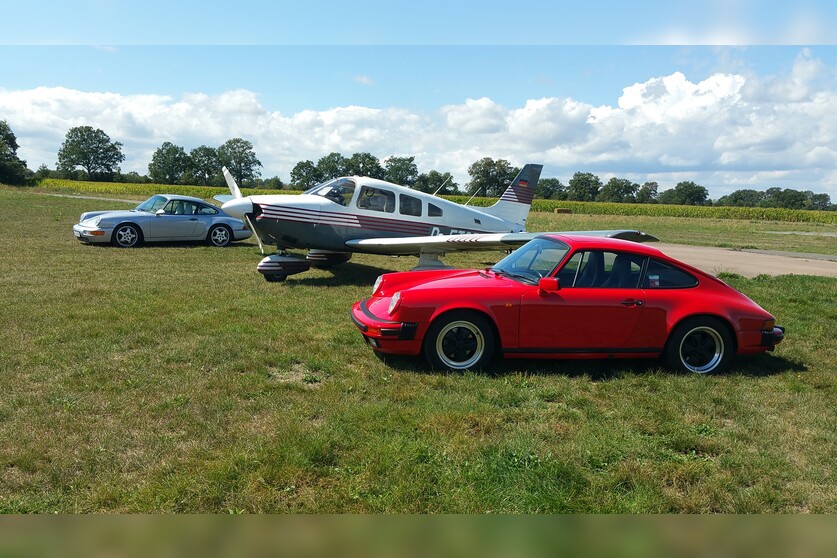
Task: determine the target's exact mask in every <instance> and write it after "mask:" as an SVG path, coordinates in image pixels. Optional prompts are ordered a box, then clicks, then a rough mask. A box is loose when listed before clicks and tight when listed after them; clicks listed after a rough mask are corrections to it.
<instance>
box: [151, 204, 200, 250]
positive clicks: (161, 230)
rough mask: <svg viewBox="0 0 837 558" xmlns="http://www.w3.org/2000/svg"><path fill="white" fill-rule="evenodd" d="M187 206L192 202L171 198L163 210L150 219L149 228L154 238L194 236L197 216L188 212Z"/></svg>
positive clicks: (181, 238) (186, 237)
mask: <svg viewBox="0 0 837 558" xmlns="http://www.w3.org/2000/svg"><path fill="white" fill-rule="evenodd" d="M188 206H192V207H194V204H193V203H190V202H185V201H182V200H171V201H169V203H167V204H166V206H165V207H164V208H163V210H164V212H163V213H161V214H157V215H155V216H154V217H153V218H152V219H150V225H149V229H150V231H151V237H152V238H153V239H154V240H187V239H191V238H194V231H195V225H197V217H196V216H195V215H194V214H188V213H187V210H188V209H189V207H188Z"/></svg>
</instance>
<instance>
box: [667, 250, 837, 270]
mask: <svg viewBox="0 0 837 558" xmlns="http://www.w3.org/2000/svg"><path fill="white" fill-rule="evenodd" d="M652 246H655V247H657V248H659V249H660V250H662V251H663V253H665V254H668V255H669V256H671V257H673V258H677V259H678V260H681V261H684V262H686V263H687V264H690V265H693V266H695V267H696V268H698V269H702V270H703V271H707V272H709V273H712V274H713V275H717V274H718V273H721V272H724V271H726V272H730V273H737V274H739V275H743V276H744V277H755V276H756V275H760V274H762V273H764V274H767V275H786V274H790V273H794V274H797V275H821V276H823V277H837V261H833V260H831V259H821V258H823V256H819V255H817V254H811V255H809V256H806V255H805V254H796V253H794V254H793V255H790V253H789V254H787V255H779V254H777V253H776V252H769V253H768V252H765V251H758V250H730V249H727V248H708V247H705V246H687V245H685V244H666V243H662V242H661V243H654V244H652Z"/></svg>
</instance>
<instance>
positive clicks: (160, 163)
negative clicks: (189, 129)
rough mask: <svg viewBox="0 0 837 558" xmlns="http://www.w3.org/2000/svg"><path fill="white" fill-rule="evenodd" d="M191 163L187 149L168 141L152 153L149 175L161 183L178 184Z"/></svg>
mask: <svg viewBox="0 0 837 558" xmlns="http://www.w3.org/2000/svg"><path fill="white" fill-rule="evenodd" d="M191 164H192V160H191V159H190V158H189V156H188V155H187V154H186V150H185V149H183V148H182V147H180V146H179V145H174V144H173V143H171V142H169V141H166V142H163V145H161V146H160V147H158V148H157V150H156V151H155V152H154V155H152V157H151V163H149V164H148V175H149V176H150V177H151V179H152V180H153V181H154V182H157V183H160V184H178V183H180V180H181V178H183V175H184V174H185V173H186V171H187V170H188V169H189V167H190V166H191Z"/></svg>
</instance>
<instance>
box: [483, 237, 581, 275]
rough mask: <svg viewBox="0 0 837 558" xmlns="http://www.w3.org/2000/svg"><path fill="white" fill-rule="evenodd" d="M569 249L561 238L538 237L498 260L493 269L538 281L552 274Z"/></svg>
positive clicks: (496, 271)
mask: <svg viewBox="0 0 837 558" xmlns="http://www.w3.org/2000/svg"><path fill="white" fill-rule="evenodd" d="M569 250H570V247H569V246H567V245H566V244H564V243H563V242H561V241H560V240H552V239H549V238H536V239H534V240H530V241H529V242H527V243H526V244H524V245H523V246H521V247H520V248H518V249H517V250H515V251H514V252H512V253H511V254H509V255H508V256H506V257H505V258H503V259H502V260H500V261H499V262H497V264H496V265H495V266H494V267H492V268H491V271H493V272H495V273H500V274H503V275H507V276H508V277H511V278H512V279H517V280H519V281H522V282H525V283H537V282H538V279H540V278H541V277H547V276H549V275H552V272H553V271H554V270H555V267H556V266H557V265H558V264H559V263H561V260H563V259H564V256H566V255H567V252H568V251H569Z"/></svg>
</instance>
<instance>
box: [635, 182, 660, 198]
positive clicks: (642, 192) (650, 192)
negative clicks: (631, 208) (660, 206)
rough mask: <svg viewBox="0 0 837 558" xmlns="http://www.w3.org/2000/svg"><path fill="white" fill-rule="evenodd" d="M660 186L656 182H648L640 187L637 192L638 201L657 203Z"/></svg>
mask: <svg viewBox="0 0 837 558" xmlns="http://www.w3.org/2000/svg"><path fill="white" fill-rule="evenodd" d="M659 187H660V185H659V184H657V183H656V182H646V183H645V184H643V185H642V186H640V187H639V190H638V191H637V193H636V202H637V203H657V195H658V194H657V189H658V188H659Z"/></svg>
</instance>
